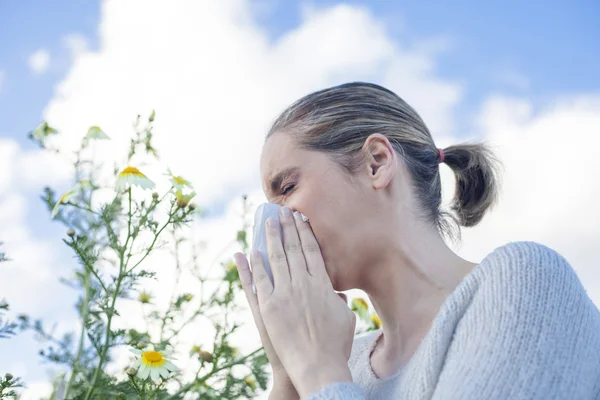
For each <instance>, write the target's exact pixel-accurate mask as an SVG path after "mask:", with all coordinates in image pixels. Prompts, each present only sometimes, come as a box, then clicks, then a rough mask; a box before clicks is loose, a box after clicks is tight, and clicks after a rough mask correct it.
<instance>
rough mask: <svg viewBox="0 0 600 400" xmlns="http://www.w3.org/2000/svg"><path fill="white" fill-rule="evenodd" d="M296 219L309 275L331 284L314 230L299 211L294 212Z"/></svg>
mask: <svg viewBox="0 0 600 400" xmlns="http://www.w3.org/2000/svg"><path fill="white" fill-rule="evenodd" d="M294 219H295V220H296V228H297V229H298V236H299V237H300V242H301V243H302V252H303V253H304V258H305V260H306V267H307V270H308V273H309V274H310V275H312V276H316V277H320V278H323V279H324V278H327V281H329V283H330V284H331V281H330V280H329V276H328V275H327V271H326V270H325V262H324V261H323V255H322V254H321V247H320V246H319V243H318V242H317V238H315V234H314V233H313V230H312V228H311V227H310V224H309V222H308V220H307V219H306V218H302V214H301V213H299V212H298V211H295V212H294Z"/></svg>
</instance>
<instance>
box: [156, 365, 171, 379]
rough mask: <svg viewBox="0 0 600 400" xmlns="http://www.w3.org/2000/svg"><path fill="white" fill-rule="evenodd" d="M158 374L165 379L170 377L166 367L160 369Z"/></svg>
mask: <svg viewBox="0 0 600 400" xmlns="http://www.w3.org/2000/svg"><path fill="white" fill-rule="evenodd" d="M158 372H159V373H160V376H162V377H163V378H165V379H167V378H168V377H169V371H168V370H167V369H166V368H165V367H164V366H162V367H158Z"/></svg>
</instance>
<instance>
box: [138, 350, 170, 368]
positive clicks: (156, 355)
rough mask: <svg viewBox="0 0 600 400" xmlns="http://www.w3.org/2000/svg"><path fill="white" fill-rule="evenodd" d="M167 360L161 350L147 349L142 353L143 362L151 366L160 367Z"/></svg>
mask: <svg viewBox="0 0 600 400" xmlns="http://www.w3.org/2000/svg"><path fill="white" fill-rule="evenodd" d="M165 361H166V360H165V359H164V358H163V355H162V353H161V352H160V351H145V352H143V353H142V362H143V363H144V364H146V365H147V366H149V367H160V366H161V365H163V364H164V363H165Z"/></svg>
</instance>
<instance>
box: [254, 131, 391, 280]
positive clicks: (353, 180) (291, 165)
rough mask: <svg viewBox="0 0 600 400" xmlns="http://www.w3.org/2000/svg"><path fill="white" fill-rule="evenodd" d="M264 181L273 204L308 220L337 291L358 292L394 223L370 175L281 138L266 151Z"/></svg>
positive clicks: (280, 135) (275, 137) (267, 145)
mask: <svg viewBox="0 0 600 400" xmlns="http://www.w3.org/2000/svg"><path fill="white" fill-rule="evenodd" d="M261 175H262V182H263V190H264V192H265V195H266V197H267V199H268V201H269V202H271V203H276V204H279V205H282V206H287V207H289V208H291V209H292V210H298V211H300V212H301V213H303V214H304V215H306V216H307V217H308V218H309V220H310V223H311V226H312V229H313V231H314V233H315V236H316V238H317V240H318V242H319V245H320V248H321V252H322V254H323V258H324V260H325V265H326V268H327V272H328V274H329V277H330V278H331V281H332V284H333V286H334V288H335V289H336V290H338V291H342V290H348V289H352V288H355V287H357V286H358V285H359V282H360V280H361V274H364V273H365V272H366V271H365V265H367V266H368V263H369V259H370V257H376V254H377V251H378V250H381V244H382V243H384V241H385V229H384V228H385V226H386V225H389V223H390V221H389V220H388V221H386V218H385V216H384V215H382V213H381V212H380V211H379V212H377V211H378V210H377V209H380V206H384V204H381V202H380V199H381V197H382V196H378V195H377V194H375V191H374V190H373V184H372V179H371V178H370V177H369V174H368V173H367V169H366V168H365V173H364V174H361V173H358V174H357V175H352V176H351V175H350V174H348V173H347V172H346V171H345V170H344V169H343V168H342V167H341V166H339V165H338V164H336V163H335V162H334V161H332V160H331V159H330V158H329V157H328V155H327V154H325V153H321V152H316V151H309V150H303V149H301V148H300V147H298V146H297V145H296V143H295V141H294V139H293V138H292V137H291V136H290V135H288V134H285V133H282V132H277V133H275V134H273V135H272V136H271V137H269V139H268V140H267V141H266V143H265V145H264V147H263V153H262V157H261ZM363 175H364V176H363ZM380 239H381V240H380ZM371 260H372V258H371Z"/></svg>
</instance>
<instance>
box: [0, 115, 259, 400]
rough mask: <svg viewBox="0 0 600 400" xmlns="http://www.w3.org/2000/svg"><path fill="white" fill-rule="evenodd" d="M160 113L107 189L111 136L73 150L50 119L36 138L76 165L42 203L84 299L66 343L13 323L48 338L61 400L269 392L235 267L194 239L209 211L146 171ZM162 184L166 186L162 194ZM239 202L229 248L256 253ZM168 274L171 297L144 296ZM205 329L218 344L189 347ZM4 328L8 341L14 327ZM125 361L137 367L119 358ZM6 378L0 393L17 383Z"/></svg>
mask: <svg viewBox="0 0 600 400" xmlns="http://www.w3.org/2000/svg"><path fill="white" fill-rule="evenodd" d="M155 117H156V115H155V113H154V112H152V114H151V115H150V117H149V118H148V119H147V120H146V121H143V122H142V120H141V118H140V117H139V116H138V118H137V120H136V122H135V124H134V135H133V137H132V138H131V140H130V143H129V146H128V149H126V150H128V152H127V157H126V159H124V160H122V164H121V165H115V166H114V169H113V170H114V173H115V174H114V179H112V180H109V181H106V180H105V179H104V180H103V179H102V178H101V176H100V174H99V173H97V171H100V170H102V167H103V164H101V160H98V159H96V158H95V157H93V156H91V155H90V154H94V152H93V151H92V152H91V151H88V150H89V149H90V148H91V147H93V146H95V145H96V144H97V143H98V142H97V141H99V140H102V141H106V140H112V139H111V138H110V136H111V135H110V132H107V133H105V132H104V131H103V130H102V129H101V128H100V127H98V126H92V127H90V128H89V129H88V131H87V133H85V132H84V133H83V134H82V138H81V144H80V146H79V147H78V149H77V150H75V152H74V154H65V153H64V152H62V151H61V150H60V148H57V147H56V146H53V145H52V144H51V142H52V140H48V139H49V138H51V139H54V138H56V137H59V136H60V131H59V130H57V129H56V128H54V127H51V126H49V125H48V124H47V123H45V122H44V123H42V124H40V125H39V126H38V127H37V128H36V129H35V130H34V131H33V132H32V133H31V134H30V138H31V139H32V140H34V141H35V143H37V144H38V145H39V146H40V147H41V148H43V149H46V150H48V151H52V152H55V153H59V154H63V155H65V156H66V157H71V159H72V160H73V165H74V170H75V182H74V183H73V185H72V186H71V189H69V190H68V191H66V192H64V193H59V194H57V193H56V191H55V190H53V189H52V188H50V187H46V188H45V189H44V193H43V196H42V200H43V201H44V203H45V204H46V205H47V207H48V210H49V211H50V217H51V218H52V219H53V220H54V221H57V222H60V223H62V224H63V225H64V226H65V227H66V236H65V238H63V243H64V244H65V245H66V246H68V247H69V248H70V250H71V251H72V252H73V254H74V256H75V258H76V259H77V261H78V263H77V265H76V267H75V270H74V271H73V276H72V278H70V279H64V280H63V283H65V284H66V285H68V286H69V287H70V288H71V289H73V290H75V291H76V292H77V294H78V299H77V304H76V308H77V312H78V318H79V325H80V326H79V328H78V331H76V332H68V333H66V334H63V335H57V334H56V333H55V330H53V329H49V328H48V327H47V323H46V322H44V321H42V320H34V319H33V318H31V317H30V316H28V315H20V316H18V318H17V322H16V326H18V327H19V328H20V329H21V330H32V331H34V332H35V333H36V336H37V337H38V338H39V339H40V340H41V341H42V343H43V346H44V348H43V349H42V350H40V355H41V357H42V358H43V359H44V360H45V361H46V362H49V363H52V364H54V365H56V366H57V367H58V368H59V369H60V370H61V371H64V373H63V374H59V375H57V377H56V379H55V381H54V383H53V384H54V392H53V395H52V396H53V398H55V399H59V398H60V399H63V398H64V399H84V400H89V399H184V398H185V399H192V398H201V399H238V398H253V397H255V396H256V395H257V394H258V393H259V392H260V391H263V390H265V389H266V386H267V381H268V373H267V370H266V367H267V359H266V356H265V354H264V351H263V350H262V348H256V349H255V350H254V351H249V352H245V353H244V352H242V351H241V350H240V349H239V346H238V344H237V342H236V341H237V340H239V338H238V337H237V336H236V332H237V331H238V330H239V328H240V327H241V326H242V322H240V318H238V316H239V315H240V312H243V313H247V312H248V311H247V310H246V309H245V307H243V304H244V303H243V302H242V301H240V299H241V298H243V293H242V287H241V284H240V281H239V276H238V274H237V270H236V269H235V268H232V265H233V264H232V262H231V260H229V259H225V260H222V259H218V260H216V262H215V263H214V264H215V265H219V266H220V268H216V269H215V268H213V265H201V263H200V262H199V261H198V260H199V256H198V255H199V251H201V249H200V248H201V245H200V244H198V243H195V242H194V241H193V240H192V234H191V232H192V229H191V228H192V227H191V225H192V224H191V222H192V221H194V220H195V219H201V217H202V215H203V213H202V210H201V209H200V208H198V207H197V206H196V205H195V204H194V203H193V202H192V200H193V199H195V197H196V193H195V192H194V190H193V185H192V183H191V182H190V181H188V180H186V179H184V178H182V177H181V176H179V175H175V174H174V173H173V172H172V171H171V170H170V169H168V170H167V173H166V174H165V175H166V176H160V175H158V176H150V173H149V174H148V175H146V174H145V171H152V170H153V169H152V168H151V167H150V166H153V165H160V161H161V160H160V159H159V156H158V151H157V150H156V149H155V148H154V145H153V142H152V138H153V134H154V133H153V123H154V119H155ZM148 160H149V161H148ZM152 163H154V164H152ZM158 182H160V183H165V184H166V185H163V186H164V187H166V188H168V189H166V190H163V191H162V192H161V191H160V190H158V189H157V187H158V186H160V185H157V183H158ZM107 191H108V193H112V194H111V195H110V196H107V195H106V193H107ZM99 199H100V200H99ZM104 199H107V200H104ZM242 205H243V207H244V215H243V216H242V221H241V225H242V228H241V229H240V230H239V232H237V233H235V232H234V233H233V234H232V239H233V238H235V239H234V240H232V245H233V246H236V247H237V250H241V251H247V250H248V243H247V241H246V237H247V234H246V230H247V228H248V224H246V222H245V219H246V214H247V212H248V207H249V205H248V201H247V199H246V198H245V197H244V198H243V199H242ZM200 223H201V221H200ZM184 247H185V249H186V250H187V253H186V252H185V251H183V248H184ZM199 249H200V250H199ZM165 250H168V251H169V252H170V254H171V256H172V257H171V260H170V261H169V264H170V265H168V266H167V265H160V267H158V266H157V263H152V256H153V255H154V254H155V253H156V252H157V251H160V252H163V251H165ZM225 250H227V251H228V253H229V254H232V253H233V252H234V249H230V248H228V249H225ZM161 254H162V253H161ZM186 254H191V255H190V256H187V255H186ZM161 260H162V259H161ZM161 264H164V263H163V262H161ZM164 268H170V269H169V274H171V272H172V271H174V272H173V273H172V275H171V276H174V282H175V284H174V285H173V287H172V290H171V291H170V293H167V296H165V293H164V292H165V290H166V289H165V288H163V287H162V286H161V285H159V287H160V288H161V293H160V294H161V298H162V299H165V300H168V302H165V301H159V298H158V297H155V295H154V293H153V292H152V291H151V290H149V289H147V288H148V287H151V286H152V285H151V284H150V283H151V282H154V283H155V284H156V279H157V275H160V273H161V270H160V269H164ZM163 272H164V270H163ZM215 272H216V274H215ZM182 280H185V281H186V283H189V281H190V280H194V282H195V284H196V286H195V287H196V288H197V290H195V291H190V290H187V291H184V290H182V288H181V287H182V286H181V285H180V283H181V282H182ZM165 303H166V305H165ZM132 304H133V307H131V305H132ZM128 305H129V306H128ZM132 309H137V310H140V311H139V312H140V314H142V315H143V320H144V322H145V324H144V326H143V327H140V326H139V325H138V326H127V321H126V320H125V319H126V318H125V316H123V315H122V313H123V312H129V313H131V310H132ZM124 310H125V311H124ZM1 311H2V308H0V312H1ZM199 324H200V325H202V326H207V327H209V328H210V332H212V335H211V336H212V340H210V341H205V342H203V343H195V344H188V343H186V340H185V337H190V333H189V329H197V326H200V325H199ZM7 327H8V331H6V330H5V332H10V333H12V331H11V330H10V329H11V328H12V330H14V328H15V326H13V325H10V326H7ZM209 328H207V329H209ZM185 346H187V347H185ZM190 349H191V350H190ZM122 354H126V355H128V356H127V357H128V358H127V360H128V361H126V362H123V357H122V356H121V357H118V356H119V355H122ZM115 371H116V372H115ZM3 379H4V380H3V381H1V382H4V383H0V384H1V385H4V384H5V383H6V382H13V381H14V378H12V377H11V379H8V378H7V377H5V378H3ZM13 383H14V382H13ZM17 383H19V384H20V381H19V382H17ZM2 387H3V386H2ZM0 390H2V389H0Z"/></svg>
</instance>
